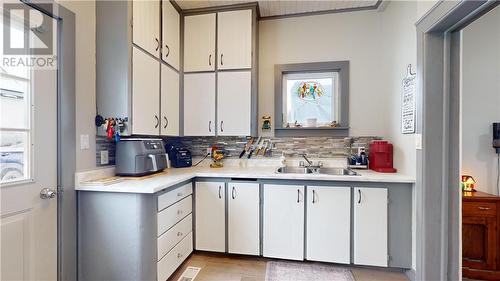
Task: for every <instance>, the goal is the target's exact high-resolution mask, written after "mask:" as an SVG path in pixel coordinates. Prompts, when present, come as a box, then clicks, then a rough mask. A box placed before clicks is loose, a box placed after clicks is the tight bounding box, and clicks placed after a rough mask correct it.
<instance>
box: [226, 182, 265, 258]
mask: <svg viewBox="0 0 500 281" xmlns="http://www.w3.org/2000/svg"><path fill="white" fill-rule="evenodd" d="M228 197H229V198H228V251H229V253H233V254H243V255H259V253H260V240H259V219H260V218H259V201H260V199H259V184H258V183H238V182H235V183H233V182H231V183H229V185H228Z"/></svg>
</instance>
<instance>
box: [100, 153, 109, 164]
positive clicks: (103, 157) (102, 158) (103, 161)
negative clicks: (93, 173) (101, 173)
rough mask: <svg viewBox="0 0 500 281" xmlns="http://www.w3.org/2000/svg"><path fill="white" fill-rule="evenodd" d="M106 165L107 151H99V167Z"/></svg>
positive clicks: (107, 160) (107, 161)
mask: <svg viewBox="0 0 500 281" xmlns="http://www.w3.org/2000/svg"><path fill="white" fill-rule="evenodd" d="M108 163H109V159H108V151H107V150H103V151H101V165H106V164H108Z"/></svg>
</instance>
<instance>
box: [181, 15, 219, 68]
mask: <svg viewBox="0 0 500 281" xmlns="http://www.w3.org/2000/svg"><path fill="white" fill-rule="evenodd" d="M209 70H215V14H205V15H197V16H186V17H184V72H190V71H209Z"/></svg>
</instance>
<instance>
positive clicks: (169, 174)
mask: <svg viewBox="0 0 500 281" xmlns="http://www.w3.org/2000/svg"><path fill="white" fill-rule="evenodd" d="M276 169H277V167H270V166H264V167H258V166H253V167H245V168H242V167H224V168H216V169H214V168H210V167H207V166H203V167H191V168H180V169H176V168H171V169H166V170H165V171H164V172H162V173H159V174H156V175H150V176H145V177H143V178H124V180H122V181H120V182H117V183H113V184H109V185H104V184H102V185H99V184H95V183H94V184H92V185H85V181H87V180H91V179H99V178H105V177H110V176H113V175H114V168H107V169H99V170H95V171H89V172H83V173H79V174H77V175H76V190H78V191H102V192H126V193H155V192H158V191H161V190H163V189H165V188H167V187H170V186H173V185H176V184H178V183H181V182H184V181H187V180H191V179H193V178H195V177H209V178H257V179H281V180H311V181H352V182H376V183H378V182H380V183H415V178H413V177H409V176H405V175H402V174H398V173H392V174H387V173H377V172H374V171H371V170H361V171H357V172H358V173H359V174H360V175H359V176H333V175H325V174H277V173H276V172H275V171H276ZM96 171H97V172H96Z"/></svg>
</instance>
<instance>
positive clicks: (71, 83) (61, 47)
mask: <svg viewBox="0 0 500 281" xmlns="http://www.w3.org/2000/svg"><path fill="white" fill-rule="evenodd" d="M21 2H23V3H24V4H26V5H28V6H30V7H31V8H33V9H36V10H39V11H40V12H42V13H44V14H46V15H48V16H50V17H52V18H54V19H55V20H57V43H58V48H57V52H58V53H57V58H58V60H57V64H58V65H57V194H58V196H57V280H77V256H78V255H77V250H78V248H77V213H76V208H77V204H76V192H75V171H76V129H75V124H76V122H75V118H76V117H75V108H76V106H75V14H74V13H73V12H72V11H70V10H68V9H66V8H65V7H64V6H62V5H60V4H58V3H57V2H55V1H54V0H21Z"/></svg>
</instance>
